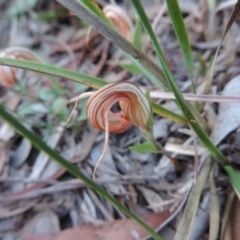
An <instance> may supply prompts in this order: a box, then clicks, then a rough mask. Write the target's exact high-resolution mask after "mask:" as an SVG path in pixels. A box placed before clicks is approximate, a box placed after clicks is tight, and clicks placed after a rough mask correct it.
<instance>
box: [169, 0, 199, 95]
mask: <svg viewBox="0 0 240 240" xmlns="http://www.w3.org/2000/svg"><path fill="white" fill-rule="evenodd" d="M166 2H167V6H168V12H169V14H170V17H171V19H172V24H173V27H174V30H175V33H176V35H177V38H178V42H179V44H180V47H181V50H182V52H183V56H184V58H185V62H186V65H187V69H188V72H189V75H190V79H191V82H192V92H193V93H196V88H195V84H194V81H193V71H194V65H193V58H192V50H191V46H190V42H189V38H188V34H187V29H186V26H185V23H184V21H183V17H182V13H181V10H180V7H179V4H178V1H177V0H166Z"/></svg>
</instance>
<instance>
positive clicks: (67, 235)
mask: <svg viewBox="0 0 240 240" xmlns="http://www.w3.org/2000/svg"><path fill="white" fill-rule="evenodd" d="M169 215H170V212H169V211H164V212H161V213H159V214H156V213H149V214H146V215H144V216H140V218H141V219H142V220H143V221H144V222H145V223H146V224H148V225H149V226H150V227H151V228H153V229H156V228H157V227H158V226H159V225H161V223H163V222H164V221H165V220H166V219H167V218H168V217H169ZM134 232H135V233H137V234H138V236H140V237H141V239H142V238H146V237H147V234H146V232H145V231H144V230H143V229H142V228H141V227H140V226H139V225H138V224H136V223H135V222H134V221H133V220H132V219H120V220H115V221H112V222H106V223H104V224H100V225H98V226H84V225H83V226H79V227H76V228H71V229H67V230H64V231H62V232H61V233H60V234H58V235H57V236H55V237H50V236H49V235H42V236H34V235H30V236H28V237H26V238H24V239H23V240H42V239H47V240H66V239H74V240H86V239H87V240H100V239H104V240H123V239H126V240H135V238H134V236H133V234H134Z"/></svg>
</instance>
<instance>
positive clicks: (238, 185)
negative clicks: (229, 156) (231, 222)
mask: <svg viewBox="0 0 240 240" xmlns="http://www.w3.org/2000/svg"><path fill="white" fill-rule="evenodd" d="M224 169H225V171H226V172H227V174H228V176H229V178H230V180H231V182H232V185H233V187H234V190H235V192H236V194H237V196H238V199H240V190H239V189H240V180H239V179H240V174H239V172H238V171H237V170H235V169H234V168H233V167H232V166H230V165H226V166H224Z"/></svg>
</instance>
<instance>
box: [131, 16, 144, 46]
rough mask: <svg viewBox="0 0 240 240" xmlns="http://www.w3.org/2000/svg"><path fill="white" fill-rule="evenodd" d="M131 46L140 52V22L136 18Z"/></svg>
mask: <svg viewBox="0 0 240 240" xmlns="http://www.w3.org/2000/svg"><path fill="white" fill-rule="evenodd" d="M133 44H134V45H135V46H136V47H137V48H138V49H139V50H142V32H141V21H140V19H139V18H138V17H137V18H136V23H135V29H134V36H133Z"/></svg>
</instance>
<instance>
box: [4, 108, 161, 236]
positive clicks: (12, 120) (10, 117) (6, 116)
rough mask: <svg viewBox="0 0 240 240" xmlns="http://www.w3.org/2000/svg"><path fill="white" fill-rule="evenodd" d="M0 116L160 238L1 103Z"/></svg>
mask: <svg viewBox="0 0 240 240" xmlns="http://www.w3.org/2000/svg"><path fill="white" fill-rule="evenodd" d="M0 116H1V118H2V119H3V120H4V121H6V122H7V123H8V124H9V125H11V126H12V127H13V128H14V129H15V130H16V131H18V132H19V133H20V134H21V135H22V136H24V137H25V138H26V139H28V140H29V141H30V142H31V143H32V144H33V146H35V147H36V148H37V149H39V150H40V151H42V152H44V153H46V154H47V155H48V156H49V157H50V158H51V159H53V160H54V161H56V162H57V163H58V164H60V165H61V166H62V167H64V168H65V169H66V170H67V171H68V172H69V173H71V174H72V175H73V176H75V177H76V178H79V179H81V180H82V181H84V182H85V183H86V185H87V186H88V187H90V188H91V189H93V190H94V191H95V192H97V193H98V194H99V195H101V196H102V197H104V198H105V199H106V200H108V201H109V202H111V203H112V204H113V205H115V206H116V207H117V208H118V209H119V210H121V211H122V212H123V213H124V214H126V215H127V216H129V217H131V218H132V219H133V220H135V221H136V222H137V223H138V224H139V225H140V226H141V227H142V228H143V229H144V230H145V231H146V232H147V233H149V234H150V235H151V236H152V237H153V238H154V239H159V240H162V237H161V236H159V235H158V234H157V233H156V232H154V230H153V229H151V228H150V227H149V226H147V225H146V224H145V223H144V222H143V221H142V220H140V219H139V218H138V217H137V216H136V215H135V214H133V213H132V212H131V211H130V210H128V209H127V208H126V207H125V206H123V205H122V204H121V203H120V202H118V201H117V200H116V199H115V198H114V197H112V196H111V195H110V194H109V193H107V192H106V191H105V190H104V189H103V188H102V187H100V186H99V185H98V184H96V183H95V182H93V181H92V180H91V179H89V178H88V177H86V176H85V175H84V174H83V173H82V172H81V171H80V170H79V169H77V168H76V167H75V166H74V165H72V164H71V163H69V162H68V161H67V160H66V159H64V158H63V157H62V156H61V155H59V154H58V153H57V152H56V151H55V150H53V149H51V148H50V147H48V146H47V145H46V143H44V142H43V141H42V140H41V139H40V138H39V137H37V136H36V135H35V134H33V133H32V132H31V131H29V130H28V129H27V128H25V127H24V126H23V125H22V124H21V123H20V122H19V121H18V120H17V119H16V118H15V117H13V115H12V114H10V113H9V112H8V111H6V109H5V108H4V106H3V105H1V104H0Z"/></svg>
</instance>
